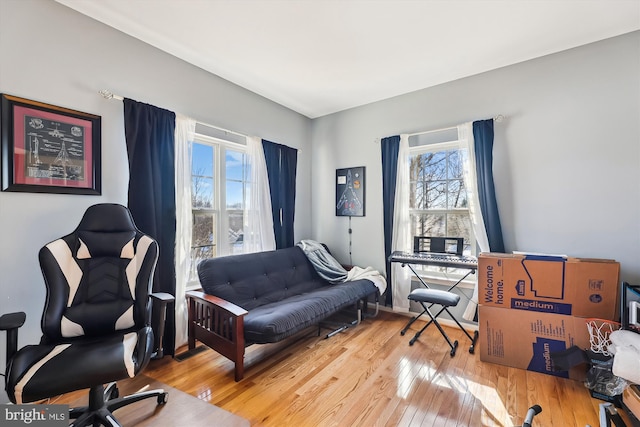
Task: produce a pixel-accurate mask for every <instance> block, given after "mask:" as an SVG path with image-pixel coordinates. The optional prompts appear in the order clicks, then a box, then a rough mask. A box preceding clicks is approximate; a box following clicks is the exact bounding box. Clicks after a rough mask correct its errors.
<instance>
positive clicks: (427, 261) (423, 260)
mask: <svg viewBox="0 0 640 427" xmlns="http://www.w3.org/2000/svg"><path fill="white" fill-rule="evenodd" d="M389 261H390V262H396V263H400V265H401V266H402V267H405V266H406V267H409V270H411V272H412V273H413V275H414V276H415V277H416V278H417V279H418V280H419V281H420V283H422V285H423V286H424V287H425V288H427V289H431V288H430V287H429V285H427V284H426V283H425V281H424V280H423V279H422V277H420V275H419V274H418V273H417V272H416V270H415V269H414V268H413V266H412V264H417V265H435V266H441V267H453V268H459V269H467V270H468V271H467V274H465V275H464V276H463V277H462V278H461V279H459V280H458V281H457V282H456V283H454V284H453V285H451V286H450V287H449V288H448V289H447V291H448V292H450V291H451V290H452V289H453V288H455V287H457V286H458V285H459V284H460V283H462V281H463V280H465V279H466V278H467V277H469V275H471V274H475V272H476V270H477V269H478V263H477V261H476V262H475V263H473V262H468V263H465V265H458V264H456V265H455V266H452V265H450V263H449V262H446V261H445V262H442V261H439V260H437V259H431V258H430V257H420V256H415V257H414V258H413V259H409V258H408V257H406V256H402V254H400V253H397V252H394V253H392V254H391V256H390V257H389ZM433 305H434V304H431V305H429V307H428V308H431V307H433ZM443 311H444V309H442V310H440V313H442V312H443ZM440 313H438V314H437V315H436V316H435V317H438V315H440ZM420 316H422V314H420V315H417V316H413V317H412V318H411V320H410V321H409V323H407V325H406V326H405V327H404V329H403V330H402V331H400V335H404V334H405V333H406V332H407V330H408V329H409V327H410V326H411V325H412V324H413V322H415V321H416V320H417V319H418V318H419V317H420Z"/></svg>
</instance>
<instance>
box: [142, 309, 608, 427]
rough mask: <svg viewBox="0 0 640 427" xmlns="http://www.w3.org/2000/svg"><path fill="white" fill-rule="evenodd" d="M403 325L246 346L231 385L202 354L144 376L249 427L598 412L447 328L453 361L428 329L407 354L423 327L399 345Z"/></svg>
mask: <svg viewBox="0 0 640 427" xmlns="http://www.w3.org/2000/svg"><path fill="white" fill-rule="evenodd" d="M407 320H408V318H407V317H405V316H401V315H397V314H393V313H389V312H380V314H379V315H378V317H376V318H373V319H367V320H365V321H363V323H362V324H360V325H359V326H357V327H354V328H350V329H348V330H347V331H345V332H342V333H340V334H338V335H336V336H334V337H332V338H329V339H323V338H322V337H318V336H317V335H316V334H315V333H314V331H310V333H308V334H306V335H304V336H302V337H296V338H295V339H291V340H289V341H288V342H286V345H253V346H250V347H248V348H247V356H246V367H247V368H246V372H245V378H244V380H242V381H240V382H235V381H234V380H233V364H232V363H231V362H230V361H228V360H227V359H225V358H224V357H222V356H219V355H218V354H217V353H215V352H213V351H212V350H210V349H208V348H207V349H206V350H204V351H201V352H199V353H197V354H195V355H193V356H191V357H189V358H187V359H186V360H184V361H177V360H175V359H171V358H170V357H165V358H164V359H162V360H158V361H152V362H151V363H150V365H149V367H148V368H147V369H146V370H145V372H144V374H145V375H146V376H148V377H151V378H154V379H156V380H158V381H161V382H163V383H166V384H168V385H170V386H172V387H174V388H177V389H179V390H182V391H184V392H186V393H189V394H191V395H193V396H196V397H198V398H200V399H202V400H204V401H206V402H210V403H212V404H214V405H217V406H219V407H221V408H223V409H225V410H227V411H230V412H232V413H234V414H236V415H239V416H241V417H243V418H246V419H248V420H250V422H251V424H252V425H254V426H279V427H282V426H296V427H297V426H314V427H315V426H438V427H440V426H519V425H521V424H522V422H523V418H524V416H525V415H526V413H527V410H528V408H529V407H530V406H532V405H534V404H538V405H540V406H541V407H542V413H541V414H539V415H538V416H536V417H535V419H534V424H533V425H534V426H545V427H551V426H562V427H568V426H579V427H584V426H585V425H591V426H592V427H597V426H599V420H598V405H599V404H600V403H602V402H601V401H599V400H596V399H592V398H591V397H590V396H589V392H588V390H587V389H586V388H585V387H584V385H583V384H582V383H580V382H576V381H573V380H566V379H561V378H555V377H552V376H548V375H543V374H538V373H534V372H528V371H525V370H521V369H515V368H508V367H504V366H500V365H494V364H489V363H485V362H481V361H480V357H479V354H478V352H476V354H475V355H471V354H469V353H468V351H467V350H468V347H469V340H468V339H467V338H466V336H464V335H463V334H462V332H460V331H459V330H457V329H455V328H446V331H447V332H448V333H449V334H450V336H451V337H452V338H455V339H457V340H458V341H459V342H460V346H459V348H458V352H457V353H456V355H455V357H450V356H449V347H448V346H447V344H446V342H445V341H444V339H443V338H442V337H441V336H440V335H439V333H438V331H437V329H436V328H435V327H433V326H431V327H429V328H428V329H427V330H426V331H425V333H424V334H423V335H422V336H421V337H420V339H419V340H418V341H417V342H416V343H415V345H413V346H409V344H408V342H409V339H410V338H411V337H412V336H413V334H412V332H411V331H416V330H417V329H419V328H420V327H422V325H423V324H424V323H423V322H421V321H418V322H416V323H415V324H414V325H413V326H412V328H411V330H409V331H408V332H407V335H405V336H400V333H399V332H400V330H401V329H402V327H403V326H404V324H405V323H406V322H407ZM185 350H186V349H185ZM178 353H180V351H179V352H178ZM185 410H188V409H187V408H185Z"/></svg>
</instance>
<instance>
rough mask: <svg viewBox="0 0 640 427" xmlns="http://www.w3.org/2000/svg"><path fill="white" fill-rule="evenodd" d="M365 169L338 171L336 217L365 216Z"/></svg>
mask: <svg viewBox="0 0 640 427" xmlns="http://www.w3.org/2000/svg"><path fill="white" fill-rule="evenodd" d="M364 208H365V167H364V166H359V167H355V168H345V169H336V216H364V214H365V209H364Z"/></svg>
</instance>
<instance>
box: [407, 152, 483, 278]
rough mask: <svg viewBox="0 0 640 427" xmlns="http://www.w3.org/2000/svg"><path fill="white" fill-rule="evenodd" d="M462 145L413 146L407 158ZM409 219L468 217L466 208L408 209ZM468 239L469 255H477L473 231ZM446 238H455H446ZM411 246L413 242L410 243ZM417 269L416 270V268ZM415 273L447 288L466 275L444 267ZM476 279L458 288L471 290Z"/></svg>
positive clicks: (431, 267)
mask: <svg viewBox="0 0 640 427" xmlns="http://www.w3.org/2000/svg"><path fill="white" fill-rule="evenodd" d="M462 149H463V147H462V144H461V141H460V140H453V141H444V142H435V143H430V144H419V145H415V146H410V147H409V158H411V157H413V156H416V155H420V154H424V153H435V152H439V151H449V150H462ZM407 167H409V165H407ZM408 211H409V218H410V220H411V217H412V216H413V215H415V214H423V213H428V214H436V215H437V214H442V213H444V214H448V213H465V212H466V214H467V215H468V216H469V217H470V216H471V214H470V213H469V209H468V208H455V209H412V208H410V207H409V208H408ZM470 231H471V232H470V233H469V234H470V238H469V240H470V241H469V242H468V243H469V246H470V248H471V253H470V254H469V255H471V256H476V254H477V243H476V238H475V234H474V233H473V229H472V230H470ZM447 237H456V236H447ZM412 238H413V236H412ZM411 244H412V245H413V240H412V243H411ZM416 267H417V268H416ZM414 268H415V269H416V272H417V273H418V274H419V275H420V277H422V278H424V279H425V280H426V281H428V282H431V283H434V284H438V285H442V286H448V285H452V284H453V283H455V282H457V281H458V280H460V279H461V278H462V277H463V276H464V275H465V274H467V272H468V270H462V269H454V268H445V267H436V266H415V267H414ZM476 281H477V278H476V277H475V275H469V276H468V277H467V278H466V279H465V280H464V281H462V282H461V283H460V284H459V285H458V286H459V287H462V288H468V289H473V287H474V286H475V283H476Z"/></svg>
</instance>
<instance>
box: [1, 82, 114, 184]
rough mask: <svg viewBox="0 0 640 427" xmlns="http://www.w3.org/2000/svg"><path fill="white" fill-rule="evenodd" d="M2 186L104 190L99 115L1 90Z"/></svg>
mask: <svg viewBox="0 0 640 427" xmlns="http://www.w3.org/2000/svg"><path fill="white" fill-rule="evenodd" d="M0 144H1V145H0V147H1V154H2V191H21V192H31V193H65V194H86V195H100V194H101V191H102V188H101V153H100V151H101V117H100V116H97V115H94V114H89V113H83V112H81V111H76V110H71V109H68V108H64V107H58V106H55V105H51V104H45V103H43V102H38V101H32V100H29V99H24V98H19V97H17V96H12V95H7V94H0Z"/></svg>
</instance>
